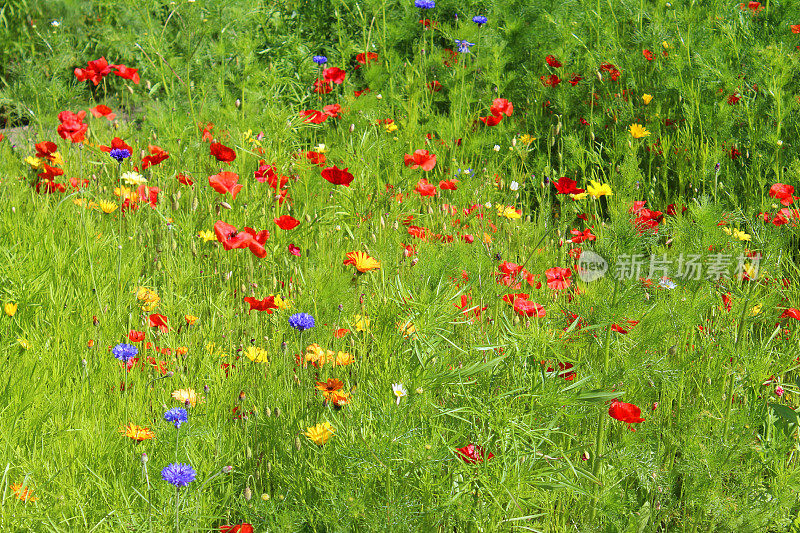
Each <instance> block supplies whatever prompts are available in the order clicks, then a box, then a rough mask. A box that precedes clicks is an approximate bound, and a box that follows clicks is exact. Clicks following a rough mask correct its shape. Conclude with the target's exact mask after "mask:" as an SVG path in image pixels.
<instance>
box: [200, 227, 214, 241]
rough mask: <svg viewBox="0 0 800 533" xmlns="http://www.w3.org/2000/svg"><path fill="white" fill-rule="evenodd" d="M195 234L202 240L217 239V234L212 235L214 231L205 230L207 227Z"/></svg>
mask: <svg viewBox="0 0 800 533" xmlns="http://www.w3.org/2000/svg"><path fill="white" fill-rule="evenodd" d="M197 236H198V237H200V238H201V239H203V242H208V241H216V240H217V236H216V235H214V232H213V231H211V230H207V229H204V230H201V231H200V232H199V233H198V234H197Z"/></svg>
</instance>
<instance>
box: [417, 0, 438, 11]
mask: <svg viewBox="0 0 800 533" xmlns="http://www.w3.org/2000/svg"><path fill="white" fill-rule="evenodd" d="M414 7H418V8H420V9H433V8H434V7H436V2H434V1H433V0H414Z"/></svg>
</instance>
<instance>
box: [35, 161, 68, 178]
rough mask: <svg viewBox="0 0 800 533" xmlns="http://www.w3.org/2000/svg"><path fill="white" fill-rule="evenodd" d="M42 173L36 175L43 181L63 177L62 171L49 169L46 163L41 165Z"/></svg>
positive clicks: (54, 168) (53, 168)
mask: <svg viewBox="0 0 800 533" xmlns="http://www.w3.org/2000/svg"><path fill="white" fill-rule="evenodd" d="M42 169H43V170H42V172H40V173H39V174H37V176H39V178H40V179H41V180H43V181H53V180H54V179H55V178H56V177H58V176H62V175H64V171H63V170H61V169H60V168H56V167H51V166H50V165H48V164H47V163H42Z"/></svg>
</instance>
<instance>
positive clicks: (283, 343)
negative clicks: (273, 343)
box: [281, 341, 286, 352]
mask: <svg viewBox="0 0 800 533" xmlns="http://www.w3.org/2000/svg"><path fill="white" fill-rule="evenodd" d="M281 350H283V351H284V352H285V351H286V341H283V342H282V343H281Z"/></svg>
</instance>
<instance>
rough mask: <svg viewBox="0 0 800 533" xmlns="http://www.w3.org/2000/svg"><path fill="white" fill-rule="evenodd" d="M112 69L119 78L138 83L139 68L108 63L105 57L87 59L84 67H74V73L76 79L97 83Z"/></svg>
mask: <svg viewBox="0 0 800 533" xmlns="http://www.w3.org/2000/svg"><path fill="white" fill-rule="evenodd" d="M112 69H114V70H115V71H116V72H114V74H116V75H117V76H119V77H120V78H125V79H128V80H131V81H133V83H136V84H138V83H139V69H135V68H129V67H126V66H125V65H109V64H108V61H106V58H105V57H101V58H100V59H95V60H94V61H88V62H87V63H86V68H76V69H75V70H74V74H75V77H76V78H78V81H91V82H92V83H94V84H95V85H98V84H99V83H100V81H101V80H102V79H103V78H105V77H106V76H108V75H109V74H111V71H112Z"/></svg>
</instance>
